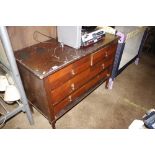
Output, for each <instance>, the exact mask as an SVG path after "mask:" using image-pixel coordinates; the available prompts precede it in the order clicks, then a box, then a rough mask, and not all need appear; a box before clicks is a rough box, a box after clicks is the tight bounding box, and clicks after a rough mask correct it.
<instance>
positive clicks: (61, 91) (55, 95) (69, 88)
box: [51, 59, 113, 105]
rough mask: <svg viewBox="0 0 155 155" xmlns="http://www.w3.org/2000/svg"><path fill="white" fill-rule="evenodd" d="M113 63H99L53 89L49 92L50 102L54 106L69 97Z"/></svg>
mask: <svg viewBox="0 0 155 155" xmlns="http://www.w3.org/2000/svg"><path fill="white" fill-rule="evenodd" d="M112 62H113V59H109V60H107V61H100V62H99V63H97V64H96V65H95V66H93V67H90V68H88V69H87V70H85V71H83V72H81V73H80V74H78V75H77V76H75V77H73V78H72V79H70V80H68V81H67V82H65V83H64V84H63V85H61V86H59V87H57V88H55V89H54V90H52V91H51V101H52V103H53V104H54V105H55V104H57V103H58V102H60V101H61V100H63V99H64V98H65V97H66V96H68V95H70V94H71V93H72V92H73V91H75V90H77V89H78V88H80V87H81V86H82V85H84V84H85V83H87V82H88V81H89V80H91V79H92V78H93V77H95V76H96V75H97V74H99V73H100V72H102V71H103V70H104V69H106V68H107V67H108V66H110V65H111V64H112Z"/></svg>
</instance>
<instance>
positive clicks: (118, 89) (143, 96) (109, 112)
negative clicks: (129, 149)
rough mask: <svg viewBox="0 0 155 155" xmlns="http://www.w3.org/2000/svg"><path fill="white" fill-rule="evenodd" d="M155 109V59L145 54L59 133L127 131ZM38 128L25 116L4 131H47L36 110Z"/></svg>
mask: <svg viewBox="0 0 155 155" xmlns="http://www.w3.org/2000/svg"><path fill="white" fill-rule="evenodd" d="M150 108H155V56H154V55H153V54H150V53H147V54H145V53H144V54H143V56H142V58H141V60H140V63H139V65H138V66H136V65H135V64H134V63H132V64H131V65H129V66H128V67H127V68H126V69H125V70H124V71H123V72H122V73H121V74H120V75H119V76H118V77H117V78H116V80H115V82H114V86H113V89H112V90H106V89H105V87H104V84H103V85H101V86H100V87H99V88H97V89H96V90H95V91H94V92H93V93H91V94H90V95H89V96H88V97H86V98H85V99H84V100H83V101H82V102H80V103H79V104H78V105H77V106H76V107H74V108H73V109H72V110H71V111H69V112H68V113H67V114H66V115H64V116H63V117H62V118H60V119H59V120H58V121H57V123H56V128H58V129H75V128H76V129H77V128H78V129H90V128H91V129H126V128H128V126H129V125H130V124H131V122H132V121H133V120H134V119H142V116H143V115H144V114H145V112H146V111H147V110H149V109H150ZM33 118H34V121H35V124H34V125H32V126H31V125H29V122H28V120H27V118H26V115H25V114H24V113H20V114H18V115H17V116H15V117H14V118H12V119H10V120H9V121H8V122H7V123H6V124H5V126H4V127H3V128H4V129H47V128H51V126H50V124H49V122H48V121H47V120H46V118H44V117H43V116H42V115H41V114H40V113H39V112H37V111H36V110H34V113H33Z"/></svg>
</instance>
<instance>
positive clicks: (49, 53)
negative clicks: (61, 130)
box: [15, 35, 118, 128]
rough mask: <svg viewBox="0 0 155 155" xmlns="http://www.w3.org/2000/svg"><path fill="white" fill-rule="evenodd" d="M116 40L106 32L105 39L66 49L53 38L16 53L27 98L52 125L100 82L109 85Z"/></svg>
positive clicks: (66, 47)
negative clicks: (81, 46)
mask: <svg viewBox="0 0 155 155" xmlns="http://www.w3.org/2000/svg"><path fill="white" fill-rule="evenodd" d="M117 39H118V38H117V37H116V36H113V35H107V36H106V37H105V39H104V42H103V41H100V42H98V43H96V44H94V45H92V46H90V47H87V48H84V49H78V50H76V49H73V48H71V47H68V46H65V48H64V49H63V51H62V48H60V47H59V43H58V42H57V41H56V40H51V43H40V44H37V45H34V46H31V47H28V48H25V49H23V50H20V51H17V52H16V54H15V56H16V60H17V64H18V66H19V71H20V74H21V77H22V81H23V83H24V88H25V91H26V94H27V97H28V99H29V101H30V103H31V104H32V105H33V106H34V107H35V108H36V109H37V110H39V111H40V112H41V113H42V114H43V115H44V116H45V117H46V118H47V119H48V121H49V122H50V123H51V125H52V127H53V128H55V123H56V120H57V119H59V118H60V117H61V116H63V115H64V114H65V113H66V112H67V111H68V110H70V109H71V108H73V107H74V106H75V105H76V104H78V102H80V101H81V100H82V99H83V98H84V97H86V96H87V95H88V94H89V93H91V92H92V91H93V90H94V89H95V88H97V87H98V86H99V85H100V84H101V83H103V82H104V81H106V83H107V84H108V80H109V77H110V75H111V71H112V66H113V62H114V58H115V52H116V48H117ZM56 48H58V49H57V50H56V51H55V49H56ZM54 51H55V54H54Z"/></svg>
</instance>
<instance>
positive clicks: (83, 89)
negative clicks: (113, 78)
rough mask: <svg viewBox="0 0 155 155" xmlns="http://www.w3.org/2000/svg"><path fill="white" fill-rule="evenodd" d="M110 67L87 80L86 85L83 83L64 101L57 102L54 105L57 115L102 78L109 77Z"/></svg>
mask: <svg viewBox="0 0 155 155" xmlns="http://www.w3.org/2000/svg"><path fill="white" fill-rule="evenodd" d="M108 76H109V74H108V69H107V70H105V71H103V72H101V73H100V74H99V75H98V76H96V77H95V78H93V79H92V80H90V81H89V82H87V83H86V84H85V85H83V86H82V87H81V88H79V89H78V90H76V91H75V92H73V93H72V94H71V95H69V96H68V97H66V98H65V99H64V100H63V101H61V102H60V103H58V104H56V105H55V106H54V113H55V115H56V114H57V113H59V112H60V111H61V110H62V109H64V108H65V107H66V106H67V105H69V104H70V103H71V102H73V101H75V100H76V99H78V98H79V97H80V96H81V95H83V94H84V93H86V92H87V91H88V90H89V89H91V88H93V87H94V86H95V85H97V84H98V83H99V82H100V81H101V80H103V79H106V78H108Z"/></svg>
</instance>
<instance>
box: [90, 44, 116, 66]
mask: <svg viewBox="0 0 155 155" xmlns="http://www.w3.org/2000/svg"><path fill="white" fill-rule="evenodd" d="M116 47H117V43H113V44H112V45H110V46H107V47H105V48H103V49H101V50H99V51H97V52H95V53H92V54H91V62H90V65H91V66H93V65H94V64H96V63H98V62H99V61H101V60H104V59H108V58H109V57H112V56H114V54H115V51H116Z"/></svg>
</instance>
